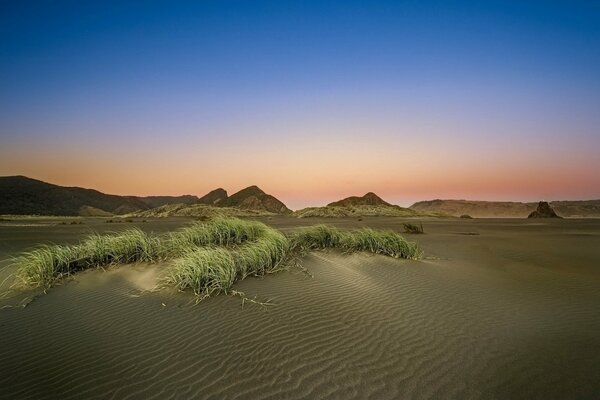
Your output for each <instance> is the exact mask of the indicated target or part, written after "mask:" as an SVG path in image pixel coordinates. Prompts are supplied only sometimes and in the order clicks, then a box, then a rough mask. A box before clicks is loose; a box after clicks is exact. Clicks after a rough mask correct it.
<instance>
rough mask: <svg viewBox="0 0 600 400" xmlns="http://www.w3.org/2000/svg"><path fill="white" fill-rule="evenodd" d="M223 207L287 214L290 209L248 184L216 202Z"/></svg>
mask: <svg viewBox="0 0 600 400" xmlns="http://www.w3.org/2000/svg"><path fill="white" fill-rule="evenodd" d="M218 204H219V205H220V206H224V207H237V208H240V209H242V210H254V211H265V212H269V213H273V214H289V213H291V212H292V211H291V210H290V209H289V208H287V207H286V205H285V204H283V202H281V201H280V200H278V199H276V198H275V197H273V196H271V195H270V194H267V193H265V192H263V191H262V190H261V189H260V188H259V187H258V186H249V187H247V188H245V189H242V190H240V191H239V192H237V193H234V194H232V195H231V196H229V197H227V198H226V199H225V200H223V201H221V202H219V203H218Z"/></svg>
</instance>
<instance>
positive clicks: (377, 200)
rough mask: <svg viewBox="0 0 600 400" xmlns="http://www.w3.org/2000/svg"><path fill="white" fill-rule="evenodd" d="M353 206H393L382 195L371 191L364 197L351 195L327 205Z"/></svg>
mask: <svg viewBox="0 0 600 400" xmlns="http://www.w3.org/2000/svg"><path fill="white" fill-rule="evenodd" d="M353 206H391V204H390V203H388V202H386V201H384V200H383V199H382V198H381V197H379V196H377V195H376V194H375V193H373V192H369V193H367V194H365V195H364V196H362V197H359V196H350V197H346V198H345V199H342V200H338V201H334V202H333V203H329V204H327V207H353Z"/></svg>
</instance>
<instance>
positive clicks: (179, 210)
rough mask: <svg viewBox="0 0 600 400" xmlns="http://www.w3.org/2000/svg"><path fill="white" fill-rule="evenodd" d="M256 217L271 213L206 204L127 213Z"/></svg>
mask: <svg viewBox="0 0 600 400" xmlns="http://www.w3.org/2000/svg"><path fill="white" fill-rule="evenodd" d="M218 215H222V216H229V217H256V216H270V215H273V213H270V212H267V211H258V210H242V209H240V208H236V207H217V206H210V205H207V204H167V205H164V206H160V207H157V208H152V209H150V210H143V211H136V212H133V213H130V214H127V216H128V217H135V218H166V217H214V216H218Z"/></svg>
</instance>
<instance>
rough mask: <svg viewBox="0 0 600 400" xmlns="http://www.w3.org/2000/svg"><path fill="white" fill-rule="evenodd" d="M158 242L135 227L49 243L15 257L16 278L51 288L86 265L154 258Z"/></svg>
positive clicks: (29, 284) (30, 284) (35, 285)
mask: <svg viewBox="0 0 600 400" xmlns="http://www.w3.org/2000/svg"><path fill="white" fill-rule="evenodd" d="M158 247H159V241H158V240H157V238H155V237H152V236H149V235H147V234H145V233H144V232H142V231H141V230H139V229H137V228H134V229H128V230H126V231H123V232H121V233H116V234H110V235H97V234H96V235H91V236H89V237H88V238H87V239H85V240H83V241H82V242H80V243H79V244H76V245H62V246H61V245H46V246H42V247H40V248H37V249H34V250H32V251H29V252H26V253H24V254H22V255H21V256H20V257H18V258H17V259H16V260H15V264H16V265H17V278H18V279H19V280H20V281H21V282H22V283H23V284H25V285H26V286H32V287H39V286H42V287H49V286H52V284H54V283H55V282H56V281H57V280H58V279H60V278H62V277H65V276H68V275H71V274H72V273H74V272H76V271H80V270H83V269H87V268H93V267H101V266H106V265H110V264H118V263H131V262H135V261H145V262H150V261H153V260H154V259H155V258H156V256H157V254H158Z"/></svg>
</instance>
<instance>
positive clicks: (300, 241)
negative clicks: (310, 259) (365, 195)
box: [290, 225, 422, 260]
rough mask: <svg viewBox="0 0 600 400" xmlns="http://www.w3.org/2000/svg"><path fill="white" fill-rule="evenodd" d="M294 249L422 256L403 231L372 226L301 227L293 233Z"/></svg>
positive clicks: (415, 257) (291, 241) (410, 256)
mask: <svg viewBox="0 0 600 400" xmlns="http://www.w3.org/2000/svg"><path fill="white" fill-rule="evenodd" d="M290 243H291V248H292V249H294V250H296V251H304V252H305V251H310V250H316V249H326V248H338V249H341V250H344V251H345V252H348V253H353V252H358V251H364V252H370V253H373V254H382V255H386V256H389V257H394V258H407V259H412V260H416V259H419V258H420V257H421V256H422V251H421V249H420V248H419V246H418V244H417V243H413V242H409V241H407V240H406V239H404V237H402V236H401V235H400V234H398V233H396V232H393V231H388V230H384V231H382V230H374V229H370V228H363V229H352V230H341V229H338V228H334V227H331V226H327V225H316V226H312V227H309V228H304V229H300V230H298V231H297V232H294V233H293V234H292V235H291V236H290Z"/></svg>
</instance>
